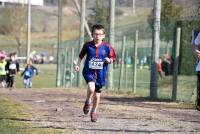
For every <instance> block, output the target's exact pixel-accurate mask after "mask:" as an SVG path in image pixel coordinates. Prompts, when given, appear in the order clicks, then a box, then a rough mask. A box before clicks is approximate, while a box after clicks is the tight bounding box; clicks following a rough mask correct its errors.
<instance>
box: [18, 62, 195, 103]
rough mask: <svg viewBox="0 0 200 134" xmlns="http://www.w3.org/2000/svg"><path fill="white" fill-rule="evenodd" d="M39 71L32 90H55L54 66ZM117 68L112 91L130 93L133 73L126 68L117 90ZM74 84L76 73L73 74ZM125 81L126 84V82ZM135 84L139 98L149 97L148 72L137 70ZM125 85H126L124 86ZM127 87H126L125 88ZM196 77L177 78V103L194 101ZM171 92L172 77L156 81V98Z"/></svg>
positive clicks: (46, 66) (168, 95)
mask: <svg viewBox="0 0 200 134" xmlns="http://www.w3.org/2000/svg"><path fill="white" fill-rule="evenodd" d="M35 66H36V67H37V68H38V70H39V77H34V78H33V88H40V89H42V88H55V87H56V65H55V64H37V65H35ZM119 71H120V69H119V67H118V68H115V69H114V72H113V75H114V76H113V78H114V84H113V85H114V89H113V91H117V92H118V91H119V92H127V93H131V92H132V83H133V75H132V74H133V73H132V68H131V67H130V68H127V76H126V77H125V76H124V77H123V80H122V85H123V88H122V89H118V85H119ZM74 75H75V79H74V81H73V84H74V85H75V83H76V72H74ZM126 80H127V82H126ZM136 81H137V83H136V94H138V95H140V96H144V97H147V96H149V85H150V70H149V69H145V68H143V69H139V68H138V69H137V80H136ZM126 83H127V84H126ZM83 84H84V89H86V86H85V81H84V80H83ZM126 85H127V86H126ZM16 87H17V88H23V78H22V77H20V75H17V77H16ZM195 88H196V76H181V75H180V76H178V88H177V100H179V101H194V100H195V95H196V90H195ZM105 90H106V89H105ZM171 92H172V76H168V77H165V78H164V79H159V80H158V97H159V98H163V99H171Z"/></svg>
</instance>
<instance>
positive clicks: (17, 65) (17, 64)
mask: <svg viewBox="0 0 200 134" xmlns="http://www.w3.org/2000/svg"><path fill="white" fill-rule="evenodd" d="M16 67H17V72H19V71H20V70H19V63H18V62H16Z"/></svg>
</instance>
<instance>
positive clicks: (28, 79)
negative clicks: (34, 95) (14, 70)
mask: <svg viewBox="0 0 200 134" xmlns="http://www.w3.org/2000/svg"><path fill="white" fill-rule="evenodd" d="M35 74H36V76H38V69H37V68H36V67H34V66H33V65H32V61H31V60H29V62H28V63H27V65H26V67H25V69H24V71H23V72H22V73H21V76H23V77H24V87H25V88H31V87H32V78H33V76H34V75H35Z"/></svg>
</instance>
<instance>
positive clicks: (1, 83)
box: [0, 50, 6, 88]
mask: <svg viewBox="0 0 200 134" xmlns="http://www.w3.org/2000/svg"><path fill="white" fill-rule="evenodd" d="M5 58H6V54H5V52H4V51H1V50H0V88H1V87H2V88H4V87H5V81H6V60H5Z"/></svg>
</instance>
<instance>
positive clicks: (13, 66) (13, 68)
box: [9, 64, 17, 70]
mask: <svg viewBox="0 0 200 134" xmlns="http://www.w3.org/2000/svg"><path fill="white" fill-rule="evenodd" d="M16 68H17V66H16V64H10V66H9V69H11V70H15V69H16Z"/></svg>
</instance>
